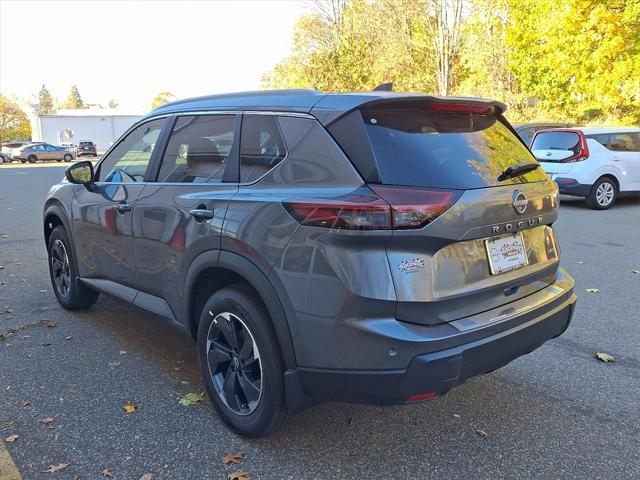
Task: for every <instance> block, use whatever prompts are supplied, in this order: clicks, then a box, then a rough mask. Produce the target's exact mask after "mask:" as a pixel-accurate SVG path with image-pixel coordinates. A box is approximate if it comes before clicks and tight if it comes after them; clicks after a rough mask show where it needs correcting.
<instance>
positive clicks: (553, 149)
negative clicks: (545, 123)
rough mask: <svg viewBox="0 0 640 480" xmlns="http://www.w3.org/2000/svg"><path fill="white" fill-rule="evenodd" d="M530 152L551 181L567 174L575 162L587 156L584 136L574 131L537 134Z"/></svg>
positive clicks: (543, 131) (552, 131) (548, 131)
mask: <svg viewBox="0 0 640 480" xmlns="http://www.w3.org/2000/svg"><path fill="white" fill-rule="evenodd" d="M531 151H532V152H533V155H534V156H535V157H536V159H537V160H538V161H539V162H540V165H541V166H542V168H544V170H545V172H547V173H548V174H549V175H551V178H553V179H555V178H556V177H557V176H562V175H566V174H568V173H569V172H571V170H572V169H573V167H574V165H575V162H577V161H580V160H584V159H586V158H587V157H588V156H589V151H588V147H587V143H586V139H585V137H584V134H583V133H582V132H581V131H580V130H574V129H551V130H542V131H540V132H537V133H536V135H535V136H534V137H533V141H532V142H531Z"/></svg>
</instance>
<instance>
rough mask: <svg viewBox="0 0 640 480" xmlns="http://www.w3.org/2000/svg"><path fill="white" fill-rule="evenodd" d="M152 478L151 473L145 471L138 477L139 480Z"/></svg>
mask: <svg viewBox="0 0 640 480" xmlns="http://www.w3.org/2000/svg"><path fill="white" fill-rule="evenodd" d="M152 478H153V475H151V474H150V473H145V474H144V475H142V476H141V477H140V479H139V480H151V479H152Z"/></svg>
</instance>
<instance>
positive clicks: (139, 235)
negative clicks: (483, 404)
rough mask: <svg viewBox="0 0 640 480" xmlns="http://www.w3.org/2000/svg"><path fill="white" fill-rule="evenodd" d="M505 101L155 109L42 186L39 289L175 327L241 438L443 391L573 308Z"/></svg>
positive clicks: (541, 178)
mask: <svg viewBox="0 0 640 480" xmlns="http://www.w3.org/2000/svg"><path fill="white" fill-rule="evenodd" d="M505 108H506V107H505V105H503V104H502V103H499V102H495V101H488V100H482V99H470V98H450V97H447V98H438V97H432V96H425V95H412V94H397V93H392V92H371V93H361V94H357V93H356V94H324V93H321V92H317V91H313V90H289V91H271V92H267V91H264V92H253V93H240V94H232V95H215V96H208V97H201V98H194V99H189V100H184V101H178V102H175V103H171V104H167V105H164V106H162V107H160V108H158V109H156V110H154V111H152V112H151V113H149V114H148V115H147V116H146V117H145V118H143V119H142V120H140V121H139V122H138V123H136V124H135V125H133V126H132V127H131V128H130V129H129V130H128V131H127V132H126V133H125V134H124V135H123V136H122V138H121V139H120V140H119V141H118V142H116V143H115V144H114V145H113V146H112V147H111V148H110V149H109V150H108V151H107V152H106V153H105V155H104V156H103V157H102V159H101V160H100V161H99V163H98V164H97V165H96V166H95V168H94V167H93V166H92V164H91V163H89V162H78V163H76V164H74V165H71V166H70V167H69V168H67V171H66V181H64V182H62V183H60V184H58V185H55V186H54V187H53V188H52V189H51V191H50V192H49V195H48V198H47V201H46V204H45V207H44V235H45V240H46V243H47V248H48V252H49V266H50V273H51V280H52V283H53V286H54V291H55V294H56V296H57V298H58V301H59V302H60V303H61V304H62V306H63V307H65V308H68V309H70V310H75V309H84V308H88V307H90V306H91V305H92V304H93V303H95V302H96V300H97V298H98V294H99V292H104V293H108V294H111V295H113V296H116V297H119V298H121V299H122V300H125V301H127V302H129V303H133V304H134V305H137V306H138V307H141V308H143V309H146V310H149V311H151V312H154V313H156V314H158V315H160V316H164V317H167V318H169V319H172V320H175V321H177V322H179V323H180V324H182V325H183V326H184V327H185V328H186V329H187V330H188V331H189V332H190V334H191V335H192V336H193V338H194V339H196V340H197V344H198V351H199V358H200V368H201V370H202V375H203V377H204V383H205V386H206V389H207V392H208V394H209V397H210V398H211V401H212V403H213V405H214V407H215V409H216V410H217V411H218V413H219V414H220V416H221V417H222V418H223V419H224V420H225V421H226V422H227V423H228V424H229V425H230V426H231V428H233V429H234V430H235V431H237V432H239V433H241V434H244V435H248V436H253V437H258V436H262V435H266V434H268V433H270V432H273V431H275V430H276V429H277V428H278V427H279V426H281V425H282V423H283V422H284V420H285V419H286V418H287V416H288V414H289V413H290V412H296V411H300V410H303V409H304V408H307V407H308V406H310V405H313V404H314V403H316V402H321V401H341V402H358V403H368V404H377V405H392V404H404V403H412V402H417V401H421V400H427V399H433V398H437V397H439V396H442V395H444V394H445V393H447V392H448V391H449V390H450V389H451V388H453V387H455V386H456V385H459V384H461V383H462V382H464V381H465V380H467V379H469V378H471V377H474V376H476V375H480V374H484V373H487V372H491V371H492V370H495V369H496V368H499V367H501V366H503V365H505V364H507V363H508V362H510V361H511V360H513V359H515V358H517V357H519V356H521V355H523V354H526V353H528V352H531V351H532V350H534V349H536V348H537V347H539V346H540V345H542V344H543V343H544V342H545V341H547V340H549V339H551V338H554V337H557V336H558V335H560V334H561V333H562V332H564V330H565V329H566V328H567V326H568V325H569V322H570V320H571V316H572V313H573V309H574V304H575V298H576V297H575V295H574V294H573V280H572V279H571V277H570V276H569V275H568V274H567V272H565V271H564V270H563V269H562V268H560V267H559V258H558V256H559V248H558V243H557V238H556V235H555V233H554V229H553V223H554V222H555V220H556V218H557V216H558V190H557V187H556V185H555V184H554V182H552V181H551V180H550V179H549V178H548V177H547V176H546V174H545V173H544V171H543V170H542V169H541V168H538V167H539V165H538V163H537V162H536V161H535V159H534V158H533V156H532V154H531V153H530V152H529V150H528V149H527V147H526V146H525V145H524V144H523V143H522V141H521V140H520V139H519V137H518V136H517V135H516V134H515V132H514V131H513V128H512V127H511V126H510V125H509V123H507V121H506V120H505V119H504V117H503V113H504V110H505Z"/></svg>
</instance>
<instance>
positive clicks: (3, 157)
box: [0, 155, 7, 165]
mask: <svg viewBox="0 0 640 480" xmlns="http://www.w3.org/2000/svg"><path fill="white" fill-rule="evenodd" d="M3 163H7V160H6V158H5V156H4V155H0V165H2V164H3Z"/></svg>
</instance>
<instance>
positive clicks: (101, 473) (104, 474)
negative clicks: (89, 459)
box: [100, 470, 113, 478]
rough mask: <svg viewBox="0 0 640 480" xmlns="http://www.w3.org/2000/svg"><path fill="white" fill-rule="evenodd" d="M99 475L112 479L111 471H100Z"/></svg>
mask: <svg viewBox="0 0 640 480" xmlns="http://www.w3.org/2000/svg"><path fill="white" fill-rule="evenodd" d="M100 475H102V476H103V477H109V478H111V477H113V472H112V471H111V470H102V471H101V472H100Z"/></svg>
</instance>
